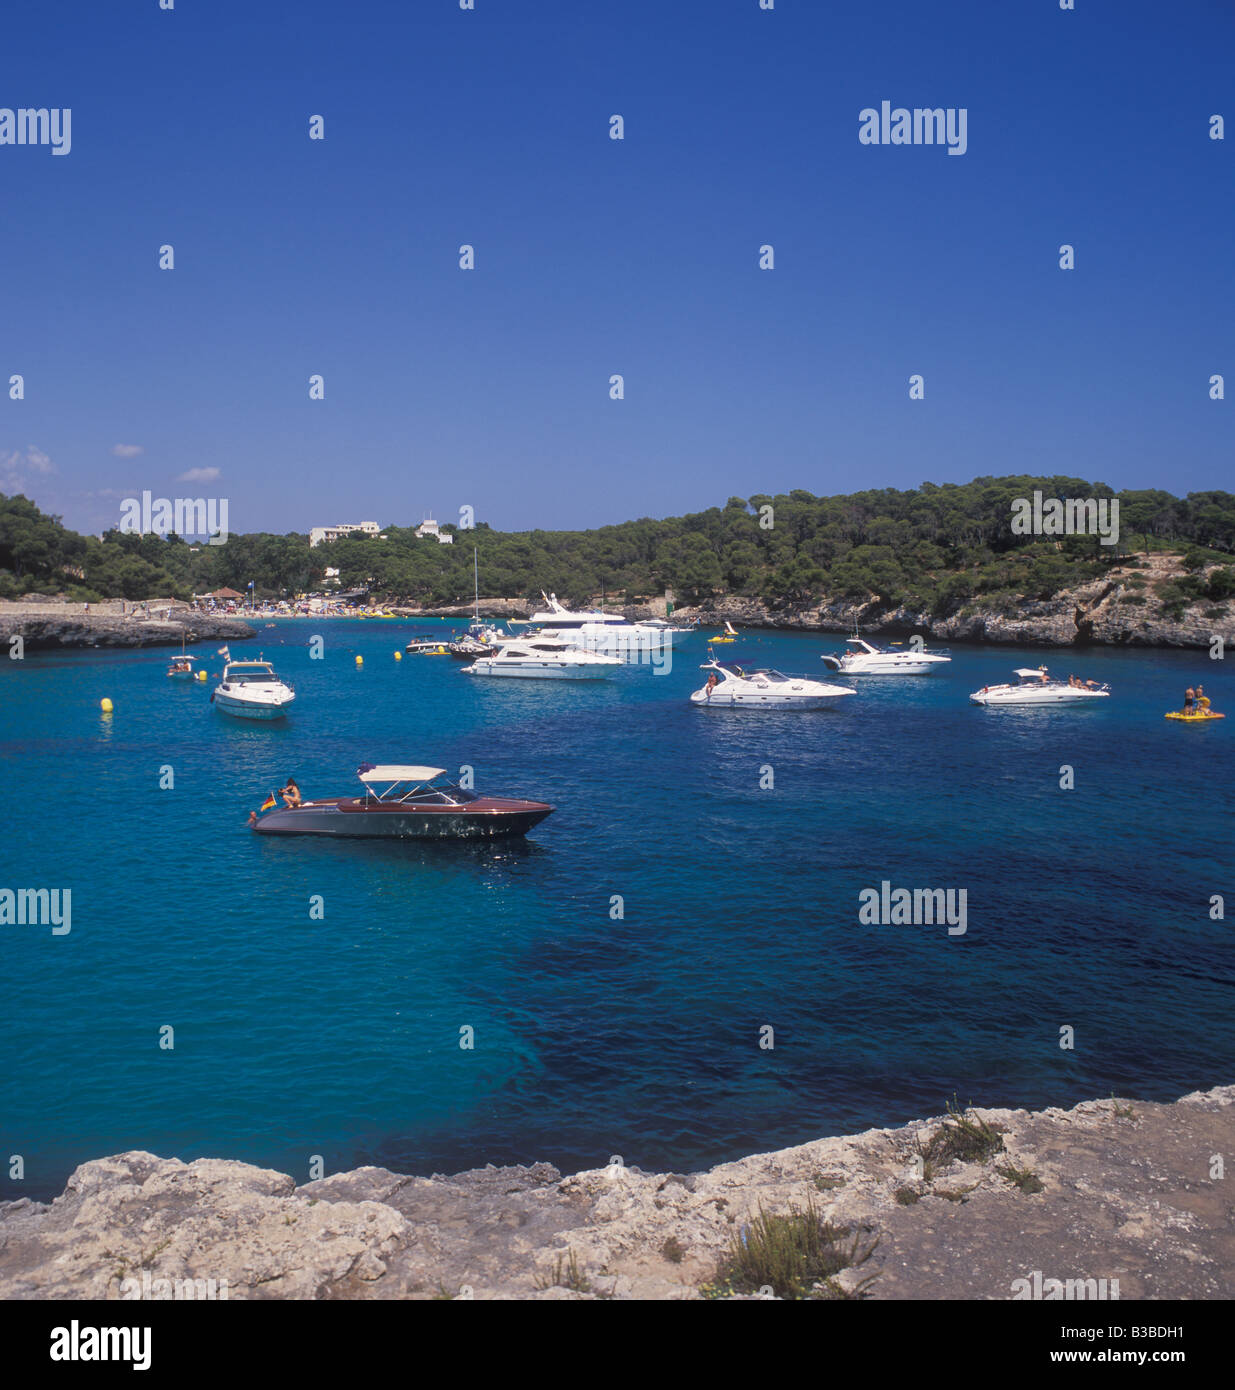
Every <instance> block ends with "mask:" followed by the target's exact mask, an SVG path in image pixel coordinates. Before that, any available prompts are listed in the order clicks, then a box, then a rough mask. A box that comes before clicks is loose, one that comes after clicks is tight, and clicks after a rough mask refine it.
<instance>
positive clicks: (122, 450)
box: [111, 444, 146, 459]
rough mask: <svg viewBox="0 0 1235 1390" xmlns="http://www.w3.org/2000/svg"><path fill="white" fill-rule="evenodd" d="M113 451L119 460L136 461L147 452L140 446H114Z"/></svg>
mask: <svg viewBox="0 0 1235 1390" xmlns="http://www.w3.org/2000/svg"><path fill="white" fill-rule="evenodd" d="M111 451H112V453H113V454H115V456H116V457H117V458H118V459H134V458H136V457H137V456H138V454H144V453H145V452H146V451H145V450H144V449H143V448H142V446H141V445H140V444H113V445H112V446H111Z"/></svg>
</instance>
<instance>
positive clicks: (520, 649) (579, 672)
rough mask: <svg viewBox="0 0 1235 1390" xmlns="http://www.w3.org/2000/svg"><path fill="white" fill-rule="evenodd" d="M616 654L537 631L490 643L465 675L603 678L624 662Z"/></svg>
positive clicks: (465, 669)
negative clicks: (595, 650) (599, 650)
mask: <svg viewBox="0 0 1235 1390" xmlns="http://www.w3.org/2000/svg"><path fill="white" fill-rule="evenodd" d="M621 664H622V663H621V661H620V660H619V659H618V658H617V657H616V656H606V655H605V654H604V653H603V652H594V651H588V650H587V649H586V648H584V647H577V646H575V645H574V644H573V643H572V642H567V641H566V640H564V639H563V638H561V637H550V636H549V635H548V634H547V633H533V634H531V635H530V636H528V637H508V638H505V639H503V640H501V641H497V642H494V643H493V644H491V645H488V646H486V648H485V654H484V655H483V656H478V657H477V658H476V660H475V661H473V662H472V664H471V665H470V666H465V667H464V668H463V671H462V674H463V675H465V676H528V677H531V678H533V679H536V680H603V679H604V678H605V677H606V676H611V675H612V674H613V673H614V671H616V670H617V668H618V667H619V666H620V665H621Z"/></svg>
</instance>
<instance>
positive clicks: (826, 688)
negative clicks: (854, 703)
mask: <svg viewBox="0 0 1235 1390" xmlns="http://www.w3.org/2000/svg"><path fill="white" fill-rule="evenodd" d="M699 669H700V670H701V671H710V672H711V673H712V674H711V675H710V676H709V677H708V682H707V684H706V685H705V686H702V687H701V688H700V689H699V690H696V691H695V692H694V694H693V695H692V696H691V697H690V698H691V702H692V703H693V704H696V705H700V706H702V707H704V708H706V709H746V708H767V709H820V708H822V707H823V706H824V705H827V704H830V703H831V702H832V701H833V700H836V699H839V698H840V697H841V696H842V695H853V694H855V693H856V692H855V691H853V690H852V689H850V687H849V686H847V685H829V684H828V682H827V681H813V680H808V679H807V678H806V677H805V676H785V675H782V674H781V673H780V672H779V671H769V670H766V669H756V668H755V667H753V666H748V665H746V664H745V663H742V662H737V661H717V660H716V659H715V658H713V659H712V660H711V661H706V662H704V663H703V665H702V666H701V667H700V668H699Z"/></svg>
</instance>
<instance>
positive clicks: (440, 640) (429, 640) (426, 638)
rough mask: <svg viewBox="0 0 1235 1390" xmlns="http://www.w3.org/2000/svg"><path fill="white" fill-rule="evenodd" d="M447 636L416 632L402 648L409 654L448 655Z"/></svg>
mask: <svg viewBox="0 0 1235 1390" xmlns="http://www.w3.org/2000/svg"><path fill="white" fill-rule="evenodd" d="M450 642H451V639H450V638H449V637H435V636H434V635H433V633H431V632H418V633H417V634H416V636H415V637H413V638H412V640H411V641H410V642H409V643H408V644H407V646H406V647H404V648H403V650H404V651H405V652H407V654H408V655H409V656H449V654H450Z"/></svg>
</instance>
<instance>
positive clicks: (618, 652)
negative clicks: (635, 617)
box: [511, 590, 685, 661]
mask: <svg viewBox="0 0 1235 1390" xmlns="http://www.w3.org/2000/svg"><path fill="white" fill-rule="evenodd" d="M540 596H541V598H542V599H544V601H545V607H544V609H543V610H542V611H541V612H539V613H533V614H532V616H531V617H530V618H527V619H524V620H518V619H512V620H511V621H512V625H513V624H514V622H516V621H518V622H520V623H521V624H522V623H524V622H525V623H526V624H527V625H528V626H531V627H535V628H538V629H539V630H540V631H541V632H542V633H544V635H545V636H546V637H561V638H563V639H565V640H566V641H569V642H573V643H574V644H575V646H577V647H586V648H587V649H588V651H593V652H604V653H606V654H608V655H610V656H617V657H621V658H622V659H623V660H625V661H640V660H643V661H646V660H647V659H648V658H649V657H650V656H652V655H653V654H655V653H658V652H667V651H668V650H669V649H670V648H671V647H672V645H673V639H674V637H675V636H677V637H679V638H680V637H682V636H684V635H685V633H684V629H682V628H675V627H670V626H669V624H668V623H665V622H662V621H661V620H660V619H652V620H650V621H648V622H639V623H632V622H631V621H630V619H629V618H625V617H623V616H622V614H621V613H606V612H605V611H604V610H603V609H601V608H590V609H586V610H583V611H572V610H571V609H569V608H567V607H565V606H564V605H563V604H561V603H559V602H558V599H557V595H556V594H546V593H545V592H544V591H543V590H541V595H540Z"/></svg>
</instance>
